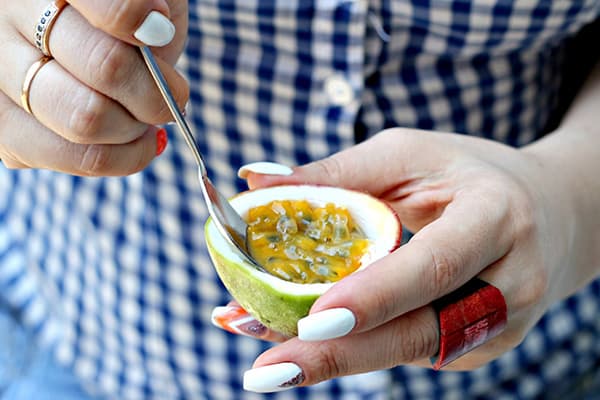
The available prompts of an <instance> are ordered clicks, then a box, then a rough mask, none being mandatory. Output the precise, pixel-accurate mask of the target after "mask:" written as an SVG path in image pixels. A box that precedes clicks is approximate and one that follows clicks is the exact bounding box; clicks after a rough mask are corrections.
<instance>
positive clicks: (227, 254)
mask: <svg viewBox="0 0 600 400" xmlns="http://www.w3.org/2000/svg"><path fill="white" fill-rule="evenodd" d="M276 199H279V200H284V199H285V200H308V201H309V202H310V203H312V204H313V205H318V206H324V205H325V203H327V202H333V203H334V204H336V205H337V206H342V207H346V208H347V209H348V210H349V211H350V214H351V215H352V217H353V219H354V220H355V222H356V223H357V224H358V225H359V226H360V227H361V229H362V230H363V232H364V233H365V234H366V236H367V238H369V239H371V240H372V241H373V245H371V246H370V248H369V251H368V253H367V254H366V255H365V257H363V259H362V265H361V267H360V268H359V270H360V269H363V268H365V267H367V266H368V265H369V264H370V263H372V262H373V261H375V260H377V259H379V258H381V257H383V256H385V255H387V254H389V253H390V252H391V251H393V250H394V249H396V248H397V247H398V246H399V245H400V239H401V234H402V232H401V230H402V228H401V225H400V221H399V220H398V217H397V215H396V213H395V212H394V211H393V210H392V209H391V208H390V207H389V206H388V205H387V204H386V203H384V202H382V201H380V200H378V199H375V198H373V197H371V196H369V195H367V194H365V193H362V192H357V191H352V190H347V189H341V188H335V187H327V186H311V185H290V186H275V187H270V188H264V189H257V190H250V191H246V192H243V193H240V194H239V195H237V196H236V197H234V198H232V199H231V204H232V205H233V207H234V208H235V209H236V210H237V211H238V212H239V213H240V214H241V215H242V216H245V215H246V213H247V210H248V209H250V208H252V207H256V206H259V205H264V204H267V203H268V202H270V201H272V200H276ZM205 238H206V243H207V247H208V251H209V254H210V257H211V259H212V261H213V264H214V266H215V269H216V271H217V274H218V275H219V278H220V279H221V281H222V282H223V284H224V285H225V287H226V288H227V290H228V291H229V293H230V294H231V295H232V296H233V298H234V299H235V300H237V302H238V303H240V305H241V306H242V307H244V309H246V311H248V312H249V313H250V314H252V315H253V316H254V317H255V318H256V319H257V320H259V321H260V322H262V323H263V324H264V325H265V326H267V327H268V328H270V329H273V330H275V331H277V332H279V333H282V334H284V335H287V336H295V335H297V327H296V326H297V322H298V320H299V319H301V318H303V317H305V316H306V315H308V312H309V310H310V307H311V306H312V304H313V303H314V302H315V301H316V300H317V298H319V296H321V295H322V294H323V293H325V292H326V291H327V290H328V289H329V288H330V287H331V286H332V285H334V284H335V283H317V284H300V283H293V282H288V281H285V280H282V279H279V278H277V277H275V276H273V275H270V274H268V273H264V272H261V271H258V270H257V269H255V268H254V267H253V266H252V265H251V264H249V263H248V262H246V261H245V260H243V259H242V258H241V257H240V256H239V253H238V250H237V249H236V248H235V247H234V246H232V245H230V244H229V242H228V241H227V240H226V239H225V238H223V237H222V236H221V234H220V233H219V231H218V230H217V228H216V226H215V225H214V223H213V222H212V220H211V219H210V218H209V219H208V221H207V223H206V226H205Z"/></svg>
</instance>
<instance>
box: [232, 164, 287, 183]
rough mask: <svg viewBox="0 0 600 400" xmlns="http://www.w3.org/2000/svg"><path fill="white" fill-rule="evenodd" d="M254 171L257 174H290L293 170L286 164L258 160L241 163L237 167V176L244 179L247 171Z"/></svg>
mask: <svg viewBox="0 0 600 400" xmlns="http://www.w3.org/2000/svg"><path fill="white" fill-rule="evenodd" d="M250 172H254V173H257V174H265V175H291V174H292V173H294V171H293V170H292V169H291V168H290V167H288V166H287V165H283V164H278V163H274V162H267V161H259V162H254V163H250V164H246V165H243V166H242V167H240V169H238V172H237V174H238V176H239V177H240V178H242V179H246V177H247V176H248V173H250Z"/></svg>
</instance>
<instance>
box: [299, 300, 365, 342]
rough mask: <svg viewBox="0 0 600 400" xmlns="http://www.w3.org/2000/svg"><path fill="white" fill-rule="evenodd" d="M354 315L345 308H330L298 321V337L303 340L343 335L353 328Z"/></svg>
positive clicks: (332, 337)
mask: <svg viewBox="0 0 600 400" xmlns="http://www.w3.org/2000/svg"><path fill="white" fill-rule="evenodd" d="M355 324H356V317H355V316H354V314H353V313H352V311H350V310H348V309H347V308H330V309H329V310H324V311H319V312H317V313H314V314H310V315H308V316H307V317H304V318H302V319H301V320H300V321H298V338H299V339H300V340H305V341H316V340H327V339H334V338H338V337H341V336H344V335H346V334H348V333H350V331H351V330H352V328H354V325H355Z"/></svg>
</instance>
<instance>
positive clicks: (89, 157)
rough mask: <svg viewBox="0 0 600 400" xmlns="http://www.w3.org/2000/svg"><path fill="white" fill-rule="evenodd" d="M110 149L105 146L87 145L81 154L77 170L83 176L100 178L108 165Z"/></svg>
mask: <svg viewBox="0 0 600 400" xmlns="http://www.w3.org/2000/svg"><path fill="white" fill-rule="evenodd" d="M110 159H111V155H110V147H109V146H106V145H95V144H92V145H88V146H85V149H84V150H83V152H82V153H81V157H80V160H79V166H78V170H79V171H81V172H82V173H83V174H84V175H88V176H100V175H103V174H104V173H105V171H107V169H108V167H109V165H110Z"/></svg>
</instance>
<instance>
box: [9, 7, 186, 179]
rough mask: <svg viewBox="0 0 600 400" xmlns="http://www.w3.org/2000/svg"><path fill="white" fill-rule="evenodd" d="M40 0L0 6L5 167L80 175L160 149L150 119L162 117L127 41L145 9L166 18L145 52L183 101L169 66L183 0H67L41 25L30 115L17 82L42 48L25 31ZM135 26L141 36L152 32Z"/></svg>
mask: <svg viewBox="0 0 600 400" xmlns="http://www.w3.org/2000/svg"><path fill="white" fill-rule="evenodd" d="M47 5H48V1H47V0H23V1H9V2H6V4H4V7H2V10H0V27H1V28H0V58H2V59H3V60H4V61H3V62H2V63H0V159H2V162H3V163H4V165H5V166H7V167H8V168H43V169H51V170H56V171H61V172H66V173H70V174H74V175H82V176H112V175H128V174H131V173H134V172H137V171H139V170H141V169H143V168H144V167H145V166H147V165H148V164H149V163H150V162H151V161H152V160H153V159H154V158H155V157H156V156H157V152H159V151H160V148H161V147H162V148H164V140H165V133H164V131H159V128H158V127H157V126H156V125H158V124H164V123H166V122H169V121H170V120H171V116H170V114H169V111H168V108H167V106H166V104H165V102H164V101H163V100H162V98H161V96H160V92H159V91H158V89H157V88H156V85H155V84H154V81H153V80H152V77H151V75H150V73H149V72H148V70H147V68H146V66H145V64H144V61H143V59H142V57H141V55H140V53H139V50H138V48H137V46H140V45H143V44H145V43H146V44H147V42H141V41H140V40H138V39H136V36H137V35H136V33H137V32H140V30H141V29H142V25H144V24H145V22H146V21H147V20H149V16H150V14H151V13H152V12H154V13H152V14H153V16H154V17H156V14H158V13H160V14H162V16H164V17H166V19H167V20H168V21H170V23H169V22H168V21H167V22H166V25H167V28H169V29H168V31H169V32H172V30H173V28H174V32H175V33H174V34H173V35H171V36H172V38H171V39H170V42H169V43H168V44H167V45H165V46H163V47H153V52H154V53H155V54H156V56H157V58H158V62H159V64H160V67H161V69H162V71H163V73H164V75H165V77H166V79H167V80H168V82H169V84H170V86H171V87H172V89H173V92H174V95H175V97H176V99H177V102H178V104H179V105H180V107H183V106H185V104H186V102H187V99H188V96H189V88H188V84H187V82H186V80H185V79H184V78H183V77H182V76H181V75H180V74H179V73H178V72H177V71H176V70H175V68H174V67H173V65H174V63H175V61H176V60H177V58H178V57H179V55H180V54H181V51H182V49H183V45H184V41H185V37H186V33H187V22H188V8H187V1H185V0H151V1H147V0H128V1H123V0H70V1H69V5H67V6H66V8H65V9H64V10H63V11H62V13H60V14H59V15H58V17H57V18H56V20H55V21H56V22H55V24H54V27H53V28H52V31H51V34H50V40H49V47H50V50H51V52H52V56H53V59H52V60H51V61H50V62H48V63H47V64H46V65H44V66H43V67H42V68H41V69H40V70H39V72H38V74H37V75H36V76H35V78H34V80H33V82H32V85H31V89H30V96H29V98H30V104H31V108H32V114H33V115H30V114H28V113H27V112H26V111H25V110H24V109H23V108H22V106H21V100H20V95H21V86H22V83H23V81H24V79H25V75H26V72H27V70H28V68H29V67H30V66H31V65H32V64H34V62H35V61H37V60H39V59H40V58H41V56H42V54H41V52H40V51H39V50H38V49H37V48H36V47H35V45H34V42H33V41H34V35H33V32H34V27H35V26H36V24H37V22H38V20H39V18H40V17H41V15H42V12H43V11H44V9H45V7H46V6H47ZM162 16H160V15H159V18H158V19H165V18H163V17H162ZM154 21H155V22H156V19H154ZM162 22H163V25H162V26H164V25H165V23H164V21H162ZM169 24H170V26H169ZM144 26H145V27H146V29H142V30H143V31H145V32H146V33H149V34H150V35H153V34H155V32H156V31H157V30H156V29H152V27H150V29H148V25H147V24H146V25H144ZM154 26H156V24H155V25H154ZM159 30H160V29H159ZM140 37H141V36H140ZM163 37H164V35H163ZM159 132H160V133H159ZM161 142H162V143H161ZM161 144H162V145H163V146H161Z"/></svg>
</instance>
